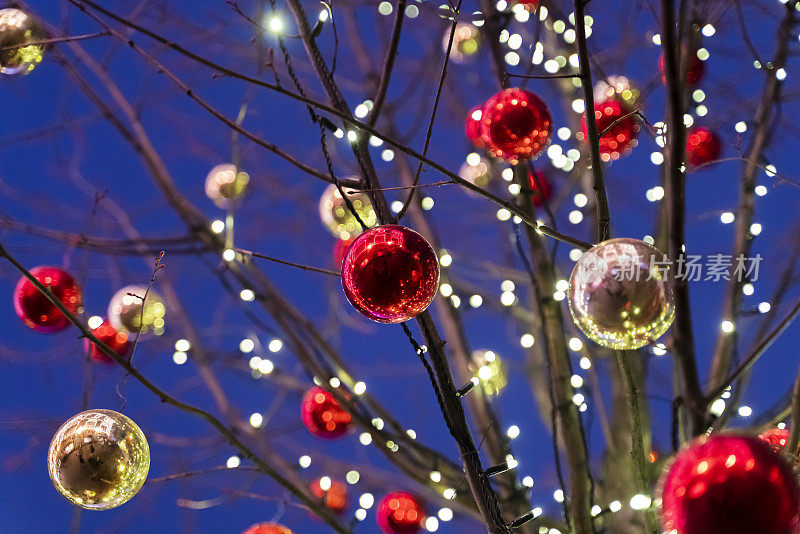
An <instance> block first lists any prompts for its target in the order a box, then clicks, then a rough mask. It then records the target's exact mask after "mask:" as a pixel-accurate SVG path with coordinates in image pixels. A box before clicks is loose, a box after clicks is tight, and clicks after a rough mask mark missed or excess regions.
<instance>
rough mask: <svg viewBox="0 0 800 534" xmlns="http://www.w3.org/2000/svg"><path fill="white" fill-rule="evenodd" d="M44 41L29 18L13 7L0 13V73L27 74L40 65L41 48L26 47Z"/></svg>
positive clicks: (38, 46) (35, 23)
mask: <svg viewBox="0 0 800 534" xmlns="http://www.w3.org/2000/svg"><path fill="white" fill-rule="evenodd" d="M46 39H47V33H46V32H45V31H44V29H43V28H42V27H41V25H40V24H39V22H38V21H37V20H36V19H35V18H34V17H33V16H32V15H29V14H27V13H25V12H24V11H22V10H19V9H16V8H13V7H9V8H6V9H0V73H2V74H21V75H24V74H28V73H29V72H31V71H32V70H33V69H35V68H36V65H38V64H39V63H40V62H41V61H42V58H43V57H44V48H45V45H35V44H29V43H37V42H41V41H44V40H46ZM10 47H17V48H10Z"/></svg>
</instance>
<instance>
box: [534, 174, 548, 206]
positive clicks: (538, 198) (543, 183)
mask: <svg viewBox="0 0 800 534" xmlns="http://www.w3.org/2000/svg"><path fill="white" fill-rule="evenodd" d="M528 185H529V186H530V188H531V201H532V202H533V205H534V206H541V205H542V203H543V202H544V201H545V200H549V199H550V195H552V194H553V190H552V188H551V187H550V182H548V181H547V177H546V176H545V175H544V173H543V172H541V171H532V172H529V173H528Z"/></svg>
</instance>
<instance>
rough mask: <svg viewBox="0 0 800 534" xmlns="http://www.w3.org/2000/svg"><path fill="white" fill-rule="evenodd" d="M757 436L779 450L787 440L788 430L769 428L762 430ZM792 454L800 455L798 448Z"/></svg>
mask: <svg viewBox="0 0 800 534" xmlns="http://www.w3.org/2000/svg"><path fill="white" fill-rule="evenodd" d="M758 437H759V439H760V440H761V441H763V442H764V443H766V444H767V445H769V446H770V447H772V449H773V450H775V451H776V452H781V451H782V450H783V448H784V447H785V446H786V444H787V443H788V442H789V431H788V430H787V429H785V428H770V429H769V430H765V431H764V432H762V433H761V434H760V435H759V436H758ZM794 454H796V455H798V456H800V449H798V450H797V451H795V453H794Z"/></svg>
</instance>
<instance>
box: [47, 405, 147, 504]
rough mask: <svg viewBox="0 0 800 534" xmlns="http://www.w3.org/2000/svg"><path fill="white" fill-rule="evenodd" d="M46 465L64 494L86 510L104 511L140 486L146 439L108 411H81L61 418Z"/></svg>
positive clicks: (144, 474) (144, 475)
mask: <svg viewBox="0 0 800 534" xmlns="http://www.w3.org/2000/svg"><path fill="white" fill-rule="evenodd" d="M47 469H48V471H49V472H50V479H51V480H52V481H53V485H54V486H55V487H56V489H57V490H58V491H59V493H61V494H62V495H63V496H64V497H66V498H67V499H69V500H70V501H72V502H73V503H75V504H77V505H78V506H81V507H83V508H86V509H88V510H109V509H111V508H116V507H117V506H119V505H121V504H124V503H126V502H128V501H129V500H130V499H131V498H132V497H133V496H134V495H136V493H137V492H138V491H139V490H140V489H141V487H142V484H144V481H145V479H146V478H147V472H148V471H149V469H150V449H149V447H148V445H147V439H145V437H144V434H143V433H142V431H141V430H140V429H139V427H138V426H136V423H134V422H133V421H131V420H130V419H129V418H128V417H125V416H124V415H122V414H121V413H117V412H115V411H112V410H87V411H85V412H81V413H79V414H78V415H75V416H74V417H72V418H70V419H68V420H67V422H66V423H64V424H63V425H61V428H59V429H58V431H57V432H56V434H55V436H53V440H52V441H51V442H50V450H49V452H48V454H47Z"/></svg>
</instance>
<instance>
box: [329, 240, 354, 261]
mask: <svg viewBox="0 0 800 534" xmlns="http://www.w3.org/2000/svg"><path fill="white" fill-rule="evenodd" d="M353 241H355V238H354V237H351V238H350V239H346V240H345V239H337V240H336V244H335V245H333V263H334V265H336V266H337V267H341V266H342V262H343V261H344V255H345V254H346V253H347V249H348V248H349V247H350V245H351V244H352V243H353Z"/></svg>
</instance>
